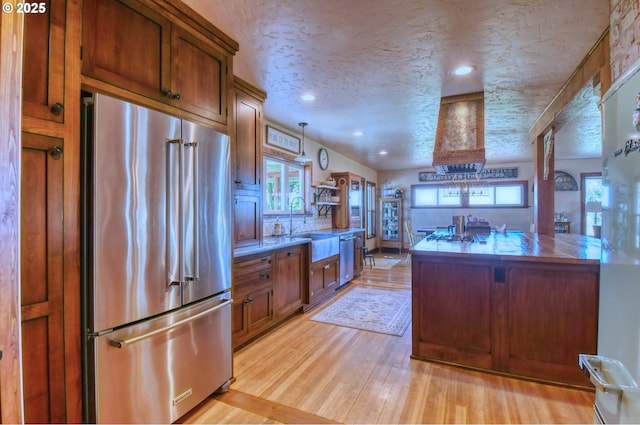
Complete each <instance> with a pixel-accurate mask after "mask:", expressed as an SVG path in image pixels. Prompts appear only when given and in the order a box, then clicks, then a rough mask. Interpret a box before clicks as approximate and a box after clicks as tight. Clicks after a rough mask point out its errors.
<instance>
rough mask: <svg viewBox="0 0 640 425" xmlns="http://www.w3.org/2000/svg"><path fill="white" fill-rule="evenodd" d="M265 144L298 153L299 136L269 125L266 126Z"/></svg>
mask: <svg viewBox="0 0 640 425" xmlns="http://www.w3.org/2000/svg"><path fill="white" fill-rule="evenodd" d="M267 145H271V146H275V147H277V148H280V149H284V150H285V151H289V152H293V153H295V154H299V153H300V139H299V138H297V137H295V136H292V135H290V134H287V133H284V132H283V131H280V130H278V129H277V128H273V127H271V126H267Z"/></svg>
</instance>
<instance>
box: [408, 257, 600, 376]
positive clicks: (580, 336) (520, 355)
mask: <svg viewBox="0 0 640 425" xmlns="http://www.w3.org/2000/svg"><path fill="white" fill-rule="evenodd" d="M598 282H599V267H598V266H597V265H593V264H577V263H564V264H563V263H551V262H550V263H544V262H530V261H521V262H518V261H489V260H485V261H481V260H472V259H467V260H463V259H460V258H447V257H438V258H433V257H429V256H426V255H425V256H420V255H415V254H414V255H412V293H413V306H412V308H413V322H412V326H413V350H412V351H413V356H414V357H416V358H420V359H428V360H437V361H445V362H452V363H457V364H460V365H464V366H471V367H475V368H480V369H486V370H491V371H497V372H501V373H506V374H510V375H515V376H520V377H526V378H532V379H538V380H542V381H549V382H555V383H562V384H568V385H577V386H584V387H590V386H591V385H590V383H589V379H588V378H587V377H586V376H585V375H584V374H583V373H582V371H581V370H580V368H579V367H578V366H577V363H578V354H580V353H589V354H595V353H596V348H597V347H596V344H597V328H598V324H597V320H598V290H599V289H598V288H599V283H598Z"/></svg>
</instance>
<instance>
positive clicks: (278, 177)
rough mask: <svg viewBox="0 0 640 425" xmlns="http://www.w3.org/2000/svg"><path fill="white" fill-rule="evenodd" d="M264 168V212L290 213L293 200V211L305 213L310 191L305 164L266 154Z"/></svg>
mask: <svg viewBox="0 0 640 425" xmlns="http://www.w3.org/2000/svg"><path fill="white" fill-rule="evenodd" d="M264 170H265V179H264V181H265V185H264V191H265V196H264V213H265V214H289V211H290V208H291V201H293V212H294V213H295V214H303V213H304V212H305V201H304V200H303V198H304V194H305V193H307V192H308V191H307V190H306V187H307V186H306V178H305V176H306V172H305V167H304V165H300V164H298V163H295V162H292V161H287V160H285V159H281V158H276V157H271V156H267V155H265V156H264Z"/></svg>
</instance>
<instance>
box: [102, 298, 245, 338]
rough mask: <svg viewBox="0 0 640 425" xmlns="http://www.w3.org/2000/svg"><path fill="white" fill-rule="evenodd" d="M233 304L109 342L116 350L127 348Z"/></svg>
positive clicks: (222, 304) (231, 301)
mask: <svg viewBox="0 0 640 425" xmlns="http://www.w3.org/2000/svg"><path fill="white" fill-rule="evenodd" d="M231 303H233V299H228V300H224V301H223V302H221V303H220V304H217V305H215V306H213V307H211V308H209V309H207V310H204V311H201V312H200V313H197V314H194V315H193V316H189V317H186V318H184V319H182V320H178V321H177V322H175V323H171V324H170V325H166V326H162V327H160V328H157V329H154V330H152V331H150V332H146V333H143V334H140V335H135V336H132V337H131V338H127V339H111V340H109V344H110V345H112V346H114V347H116V348H126V347H127V346H128V345H131V344H134V343H136V342H138V341H142V340H143V339H146V338H150V337H152V336H154V335H158V334H161V333H164V332H167V331H170V330H172V329H175V328H178V327H180V326H183V325H186V324H187V323H190V322H193V321H194V320H196V319H199V318H200V317H203V316H206V315H207V314H211V313H213V312H214V311H216V310H220V309H221V308H223V307H225V306H227V305H229V304H231Z"/></svg>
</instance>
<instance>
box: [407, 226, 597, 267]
mask: <svg viewBox="0 0 640 425" xmlns="http://www.w3.org/2000/svg"><path fill="white" fill-rule="evenodd" d="M434 235H436V234H434ZM409 252H410V253H411V254H412V255H417V256H419V255H424V254H428V255H429V256H434V255H435V256H446V257H466V258H471V257H480V259H485V258H486V259H499V260H519V261H540V260H544V261H547V262H558V263H579V264H595V265H597V264H599V263H600V239H596V238H592V237H588V236H582V235H576V234H566V233H563V234H560V233H559V234H556V235H540V234H537V233H528V232H507V233H506V234H505V233H495V232H491V233H490V234H488V235H479V236H478V237H477V238H476V240H474V241H473V242H460V241H447V240H446V239H441V240H436V238H435V236H432V237H429V238H425V239H423V240H421V241H420V242H418V243H417V244H416V245H415V246H414V247H412V248H411V250H410V251H409Z"/></svg>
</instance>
